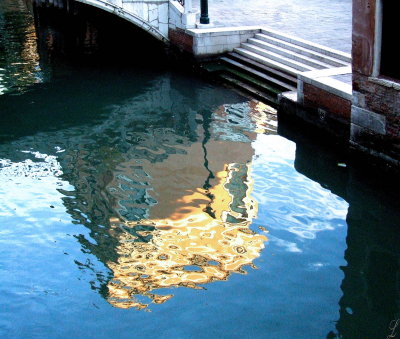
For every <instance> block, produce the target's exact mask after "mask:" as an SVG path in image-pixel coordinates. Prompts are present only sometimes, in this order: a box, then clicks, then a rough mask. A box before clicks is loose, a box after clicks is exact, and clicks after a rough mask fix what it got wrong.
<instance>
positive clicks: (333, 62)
mask: <svg viewBox="0 0 400 339" xmlns="http://www.w3.org/2000/svg"><path fill="white" fill-rule="evenodd" d="M255 38H256V39H258V40H262V41H264V42H267V43H269V44H271V45H275V46H277V47H281V48H283V49H285V50H289V51H292V52H295V53H298V54H301V55H304V56H307V57H309V58H312V59H314V60H318V61H321V62H324V63H326V64H328V65H330V66H334V67H342V66H348V65H349V62H346V61H343V60H341V59H337V58H335V57H331V56H327V55H325V54H322V53H319V52H316V51H313V50H310V49H308V48H305V47H301V46H298V45H295V44H292V43H291V42H287V41H284V40H281V39H277V38H274V37H272V36H268V35H265V34H262V33H258V34H256V35H255Z"/></svg>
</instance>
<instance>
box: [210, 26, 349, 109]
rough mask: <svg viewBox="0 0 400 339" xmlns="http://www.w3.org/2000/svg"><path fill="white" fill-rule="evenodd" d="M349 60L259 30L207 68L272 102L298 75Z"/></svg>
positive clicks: (293, 86)
mask: <svg viewBox="0 0 400 339" xmlns="http://www.w3.org/2000/svg"><path fill="white" fill-rule="evenodd" d="M350 63H351V58H350V56H349V55H348V54H346V53H342V52H340V51H336V50H333V49H330V48H327V47H324V46H321V45H317V44H314V43H310V42H308V41H305V40H302V39H297V38H293V37H291V36H289V35H285V34H281V33H277V32H274V31H269V30H264V29H262V30H260V33H258V34H256V35H255V36H254V37H253V38H250V39H248V40H247V42H245V43H242V44H241V46H240V47H238V48H235V49H234V50H233V52H231V53H228V54H227V55H225V56H223V57H221V58H220V61H219V64H218V66H216V65H214V66H213V67H211V68H213V70H214V71H216V72H217V74H218V76H219V77H220V78H221V79H223V80H224V81H225V82H227V83H229V84H231V85H233V86H234V87H238V88H239V89H241V90H243V91H246V92H249V93H250V94H252V95H254V96H257V97H262V98H264V99H267V100H268V101H270V102H271V103H276V102H277V96H278V94H279V93H281V92H285V91H292V90H296V88H297V75H298V74H300V73H303V72H307V71H315V70H322V69H328V68H337V67H343V66H350Z"/></svg>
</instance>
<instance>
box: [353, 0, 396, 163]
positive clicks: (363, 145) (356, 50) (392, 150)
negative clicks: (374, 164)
mask: <svg viewBox="0 0 400 339" xmlns="http://www.w3.org/2000/svg"><path fill="white" fill-rule="evenodd" d="M377 1H378V0H353V51H352V56H353V106H352V110H351V140H350V141H351V144H352V145H353V147H355V148H359V149H361V150H363V151H365V152H368V153H370V154H373V155H375V156H377V157H379V158H382V159H385V160H386V161H388V162H390V163H393V164H395V165H397V166H400V82H399V81H397V80H396V81H386V80H387V79H384V78H383V77H380V76H374V69H373V65H374V58H375V55H374V47H375V26H376V22H375V11H376V3H377Z"/></svg>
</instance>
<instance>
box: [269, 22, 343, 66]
mask: <svg viewBox="0 0 400 339" xmlns="http://www.w3.org/2000/svg"><path fill="white" fill-rule="evenodd" d="M261 33H262V34H264V35H267V36H271V37H273V38H276V39H279V40H283V41H286V42H289V43H291V44H294V45H297V46H300V47H304V48H307V49H309V50H312V51H315V52H318V53H321V54H324V55H326V56H329V57H333V58H336V59H339V60H342V61H345V62H348V63H351V55H350V54H348V53H344V52H342V51H338V50H335V49H332V48H329V47H325V46H322V45H319V44H316V43H313V42H310V41H307V40H304V39H300V38H296V37H293V36H291V35H288V34H283V33H279V32H276V31H273V30H270V29H268V30H267V29H262V30H261Z"/></svg>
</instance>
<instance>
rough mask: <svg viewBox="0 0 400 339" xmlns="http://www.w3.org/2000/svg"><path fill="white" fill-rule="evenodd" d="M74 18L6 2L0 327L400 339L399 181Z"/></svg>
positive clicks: (0, 43) (30, 331)
mask: <svg viewBox="0 0 400 339" xmlns="http://www.w3.org/2000/svg"><path fill="white" fill-rule="evenodd" d="M33 12H34V13H36V17H34V16H33V14H32V13H33ZM49 13H53V14H54V16H53V15H52V19H49V16H48V15H49ZM73 13H74V14H73V16H72V17H70V16H71V15H72V14H68V15H60V13H57V12H52V10H49V9H47V10H43V9H40V10H38V9H32V8H31V9H29V6H26V4H25V2H24V1H11V0H0V336H1V337H2V338H43V337H48V338H71V337H72V338H74V337H78V338H80V337H88V338H114V337H118V338H132V337H134V338H135V337H138V338H210V337H211V338H217V337H218V338H239V337H241V338H329V339H330V338H388V337H389V338H397V337H398V336H399V334H398V333H400V324H399V323H400V321H399V319H400V305H399V302H400V285H399V284H400V267H399V265H400V261H399V259H400V247H399V244H400V212H399V211H400V210H399V201H400V200H399V193H398V192H399V191H398V186H399V185H398V178H395V177H390V176H389V175H388V174H386V173H382V172H379V171H377V170H373V169H371V170H369V169H367V168H365V167H366V166H365V164H364V165H362V166H361V165H357V164H354V165H353V164H351V162H350V159H349V158H348V155H346V154H344V153H343V152H340V151H339V150H338V149H337V147H335V145H329V144H324V143H321V141H320V140H319V139H317V138H315V137H314V136H311V135H308V134H306V133H304V130H303V129H302V127H301V126H298V125H293V124H290V123H287V122H281V121H279V123H278V119H277V115H276V111H275V110H274V109H273V108H271V107H269V106H267V105H266V104H264V103H262V102H259V101H255V100H249V99H248V98H245V97H243V96H241V95H239V94H237V93H235V92H233V91H231V90H229V89H227V88H224V87H221V86H220V85H217V84H212V83H208V82H206V81H205V80H204V79H201V78H199V77H197V76H196V75H194V74H190V73H188V72H185V71H178V70H176V68H171V67H169V66H168V62H167V57H166V55H165V51H164V48H163V47H162V46H161V45H159V44H158V43H157V42H155V41H152V42H151V43H148V42H147V40H146V39H145V38H144V36H142V37H141V38H140V39H143V40H142V42H143V44H146V46H147V47H146V50H147V52H148V54H147V55H146V56H145V57H143V55H142V54H140V53H141V52H138V50H137V49H136V47H135V45H131V44H128V48H124V45H125V44H124V43H123V42H124V41H127V40H128V39H132V34H133V33H132V30H130V28H128V27H126V24H125V23H121V22H119V21H118V20H115V19H112V18H109V17H108V16H107V15H106V14H104V13H100V12H98V11H94V10H93V11H91V10H89V9H87V8H86V7H82V8H80V9H79V10H78V11H76V12H73ZM54 18H56V20H55V19H54ZM70 20H72V21H73V23H74V24H73V25H72V24H71V21H70ZM105 22H107V23H109V25H108V26H107V27H108V30H107V32H104V29H103V28H102V27H103V26H104V23H105ZM76 23H80V24H79V25H76ZM101 23H103V24H101ZM69 25H72V27H74V29H73V30H71V29H67V28H68V27H71V26H69ZM121 27H123V30H122V32H125V33H121ZM114 29H115V30H114ZM133 31H135V32H137V30H133ZM116 32H119V35H117V33H116ZM135 34H136V33H135ZM137 34H139V33H137ZM110 37H114V39H110ZM111 51H112V52H113V53H111ZM118 60H121V62H119V61H118ZM122 61H123V62H122ZM156 61H157V62H156Z"/></svg>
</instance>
